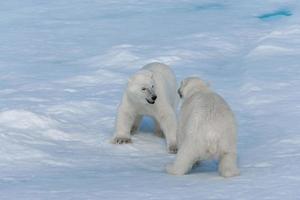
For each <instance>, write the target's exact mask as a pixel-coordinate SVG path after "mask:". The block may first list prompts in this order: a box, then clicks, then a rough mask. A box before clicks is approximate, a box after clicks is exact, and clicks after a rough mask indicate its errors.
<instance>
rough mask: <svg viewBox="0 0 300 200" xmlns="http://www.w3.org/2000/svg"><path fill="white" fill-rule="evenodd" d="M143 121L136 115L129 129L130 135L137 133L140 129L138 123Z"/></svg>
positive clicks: (141, 117)
mask: <svg viewBox="0 0 300 200" xmlns="http://www.w3.org/2000/svg"><path fill="white" fill-rule="evenodd" d="M142 119H143V116H142V115H137V116H136V117H135V119H134V122H133V125H132V127H131V130H130V133H131V135H134V134H135V133H137V131H138V130H139V127H140V123H141V121H142Z"/></svg>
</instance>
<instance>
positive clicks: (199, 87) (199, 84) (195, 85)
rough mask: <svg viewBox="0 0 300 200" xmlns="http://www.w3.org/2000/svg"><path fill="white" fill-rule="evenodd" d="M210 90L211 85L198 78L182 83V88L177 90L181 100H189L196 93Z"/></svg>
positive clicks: (185, 80)
mask: <svg viewBox="0 0 300 200" xmlns="http://www.w3.org/2000/svg"><path fill="white" fill-rule="evenodd" d="M207 90H209V84H208V83H205V82H204V81H203V80H201V79H200V78H198V77H188V78H186V79H184V80H182V81H181V84H180V87H179V89H178V90H177V92H178V94H179V96H180V98H187V97H189V96H191V95H193V93H194V92H196V91H207Z"/></svg>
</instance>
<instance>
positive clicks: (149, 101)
mask: <svg viewBox="0 0 300 200" xmlns="http://www.w3.org/2000/svg"><path fill="white" fill-rule="evenodd" d="M146 101H147V102H148V103H150V104H154V103H155V101H153V100H149V99H146Z"/></svg>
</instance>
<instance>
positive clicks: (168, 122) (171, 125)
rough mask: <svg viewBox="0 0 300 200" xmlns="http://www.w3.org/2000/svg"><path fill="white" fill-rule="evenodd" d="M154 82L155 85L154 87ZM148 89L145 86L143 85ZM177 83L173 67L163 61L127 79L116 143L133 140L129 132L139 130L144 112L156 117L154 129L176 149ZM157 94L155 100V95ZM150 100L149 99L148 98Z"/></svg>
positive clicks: (115, 137) (120, 109)
mask: <svg viewBox="0 0 300 200" xmlns="http://www.w3.org/2000/svg"><path fill="white" fill-rule="evenodd" d="M152 86H154V87H152ZM143 88H144V89H145V90H142V89H143ZM176 90H177V84H176V78H175V75H174V73H173V72H172V70H171V68H170V67H169V66H167V65H165V64H161V63H150V64H148V65H146V66H144V67H143V68H142V69H141V70H139V71H138V72H137V73H136V74H134V75H133V76H132V77H131V78H130V79H129V82H128V85H127V88H126V90H125V92H124V95H123V98H122V102H121V104H120V106H119V108H118V114H117V119H116V127H115V134H114V137H113V140H112V142H113V143H115V144H122V143H129V142H131V139H130V133H134V132H135V131H137V129H138V127H139V124H140V121H141V119H142V116H143V115H147V116H151V117H153V118H154V119H155V124H156V128H155V132H156V134H157V135H159V136H162V134H164V136H165V138H166V141H167V146H168V150H169V152H170V153H176V151H177V145H176V129H177V119H176V107H177V103H178V95H177V93H176ZM155 95H156V96H157V99H156V100H155V103H154V104H150V103H153V102H151V101H152V100H151V98H152V97H153V96H155ZM147 101H150V103H149V102H147Z"/></svg>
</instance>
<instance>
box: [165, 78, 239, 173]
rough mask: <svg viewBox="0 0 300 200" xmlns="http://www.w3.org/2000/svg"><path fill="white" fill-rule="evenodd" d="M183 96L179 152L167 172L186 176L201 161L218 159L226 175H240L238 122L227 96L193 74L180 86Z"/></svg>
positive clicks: (179, 91)
mask: <svg viewBox="0 0 300 200" xmlns="http://www.w3.org/2000/svg"><path fill="white" fill-rule="evenodd" d="M178 93H179V95H180V97H181V98H182V99H183V103H182V107H181V110H180V116H179V125H178V131H177V142H178V153H177V156H176V160H175V162H174V164H170V165H168V166H167V172H168V173H170V174H174V175H183V174H186V173H187V172H189V170H190V169H191V168H192V166H193V165H194V164H195V163H196V162H198V161H201V160H206V159H211V158H217V159H219V173H220V175H221V176H223V177H231V176H236V175H239V170H238V168H237V150H236V132H237V131H236V122H235V119H234V115H233V113H232V111H231V109H230V108H229V106H228V104H227V103H226V102H225V101H224V99H223V98H222V97H221V96H219V95H218V94H216V93H215V92H213V91H212V90H211V89H210V88H209V87H208V85H207V84H206V83H204V82H203V81H202V80H200V79H199V78H194V77H190V78H187V79H185V80H183V81H182V82H181V86H180V88H179V89H178Z"/></svg>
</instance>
